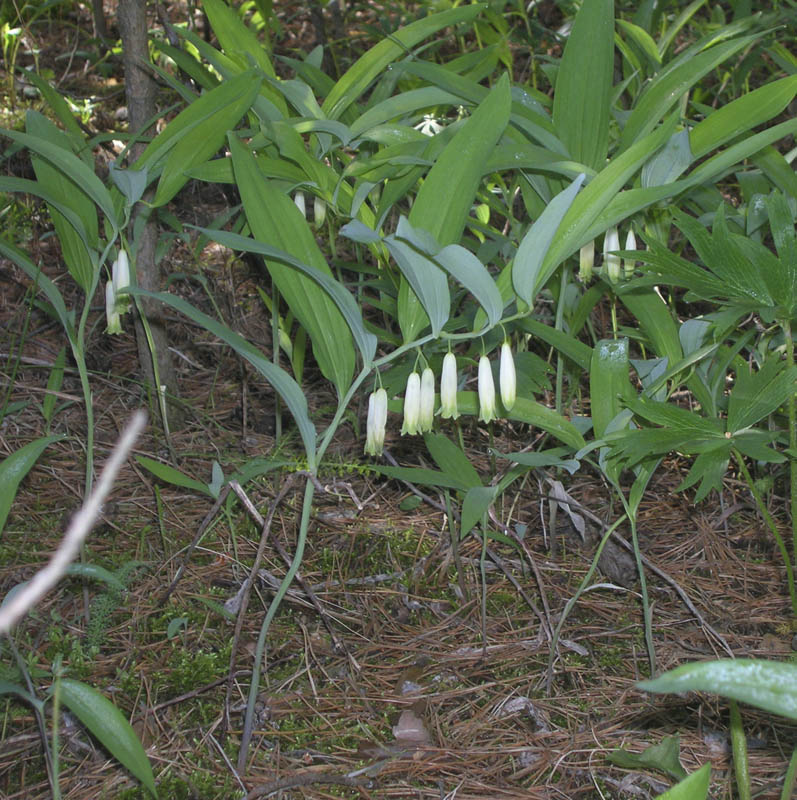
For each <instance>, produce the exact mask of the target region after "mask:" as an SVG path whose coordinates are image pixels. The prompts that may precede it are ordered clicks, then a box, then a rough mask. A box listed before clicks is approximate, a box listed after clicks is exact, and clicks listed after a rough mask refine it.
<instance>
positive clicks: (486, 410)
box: [479, 356, 496, 422]
mask: <svg viewBox="0 0 797 800" xmlns="http://www.w3.org/2000/svg"><path fill="white" fill-rule="evenodd" d="M495 418H496V413H495V382H494V381H493V368H492V367H491V366H490V359H489V358H487V356H482V357H481V358H480V359H479V421H480V422H492V421H493V420H494V419H495Z"/></svg>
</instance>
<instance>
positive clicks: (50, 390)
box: [0, 347, 66, 530]
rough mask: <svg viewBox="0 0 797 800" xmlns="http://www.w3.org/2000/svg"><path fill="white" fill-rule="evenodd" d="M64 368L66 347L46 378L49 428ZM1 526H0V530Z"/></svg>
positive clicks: (44, 403)
mask: <svg viewBox="0 0 797 800" xmlns="http://www.w3.org/2000/svg"><path fill="white" fill-rule="evenodd" d="M65 367H66V347H62V348H61V349H60V350H59V351H58V355H57V356H56V357H55V361H54V362H53V368H52V369H51V370H50V375H49V377H48V378H47V394H46V395H45V396H44V400H42V416H43V417H44V421H45V422H46V423H47V426H48V428H49V426H50V423H51V422H52V420H53V413H54V412H55V401H56V396H57V393H58V392H60V391H61V385H62V384H63V382H64V369H65ZM2 529H3V526H2V525H0V530H2Z"/></svg>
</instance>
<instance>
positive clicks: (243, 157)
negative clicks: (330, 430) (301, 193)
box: [229, 134, 355, 397]
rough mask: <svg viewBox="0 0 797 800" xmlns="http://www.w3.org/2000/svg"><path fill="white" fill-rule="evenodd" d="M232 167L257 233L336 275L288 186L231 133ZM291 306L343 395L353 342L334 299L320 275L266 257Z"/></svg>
mask: <svg viewBox="0 0 797 800" xmlns="http://www.w3.org/2000/svg"><path fill="white" fill-rule="evenodd" d="M229 142H230V151H231V153H232V160H233V169H234V171H235V179H236V182H237V184H238V190H239V191H240V193H241V200H242V201H243V204H244V210H245V212H246V219H247V221H248V222H249V227H250V229H251V231H252V236H253V238H254V239H256V240H259V241H261V242H263V243H266V244H269V245H272V246H274V247H277V248H279V249H280V250H283V251H284V252H286V253H288V254H290V255H291V256H293V257H294V258H296V259H297V260H298V261H299V262H301V263H303V264H307V265H309V266H311V267H314V268H315V269H317V270H319V272H323V273H326V274H327V275H328V276H331V275H332V271H331V270H330V268H329V266H328V265H327V262H326V260H325V259H324V256H323V254H322V253H321V250H320V249H319V247H318V244H317V242H316V239H315V235H314V234H313V232H312V230H311V229H310V226H309V225H308V224H307V220H306V219H305V218H304V217H303V216H302V213H301V212H300V211H299V209H298V208H297V207H296V205H295V204H294V203H293V202H291V200H290V198H289V197H287V196H286V195H285V194H283V192H281V191H280V190H279V189H277V188H276V187H275V186H274V184H273V183H272V182H271V181H269V180H267V179H266V178H265V177H263V175H262V173H261V172H260V170H259V169H258V167H257V162H256V161H255V159H254V157H253V156H252V154H251V153H250V152H249V150H248V149H247V148H246V147H245V146H244V145H243V144H242V143H241V142H240V141H239V140H238V138H237V137H236V136H234V135H233V134H230V136H229ZM267 266H268V270H269V272H270V274H271V276H272V278H273V279H274V282H275V283H276V285H277V288H278V289H279V291H280V294H281V295H282V297H283V298H284V299H285V302H286V303H287V305H288V307H289V308H290V309H291V311H292V312H293V313H294V315H295V316H296V318H297V319H298V320H299V322H300V323H301V324H302V327H303V328H304V329H305V330H306V331H307V334H308V336H309V337H310V341H311V342H312V345H313V353H314V354H315V357H316V361H317V362H318V366H319V367H320V369H321V372H322V373H323V374H324V376H325V377H326V378H327V379H328V380H330V381H331V382H332V383H333V384H334V386H335V388H336V389H337V392H338V396H339V397H342V396H343V395H344V394H345V392H346V391H347V390H348V388H349V385H350V383H351V378H352V374H353V372H354V359H355V353H354V343H353V342H352V335H351V332H350V331H349V328H348V326H347V324H346V322H345V320H344V319H343V315H342V314H341V312H340V311H339V310H338V307H337V306H336V305H335V303H333V302H332V300H330V298H329V296H328V295H327V293H326V292H325V291H324V290H323V289H321V288H320V287H319V286H318V285H317V284H316V282H315V281H313V280H312V279H310V278H308V277H306V276H305V275H302V274H299V273H297V271H296V270H295V269H293V268H291V267H288V266H285V265H284V264H280V263H278V262H275V261H267Z"/></svg>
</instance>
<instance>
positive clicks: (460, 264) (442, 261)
mask: <svg viewBox="0 0 797 800" xmlns="http://www.w3.org/2000/svg"><path fill="white" fill-rule="evenodd" d="M434 260H435V263H437V264H439V265H440V266H441V267H443V269H444V270H446V272H448V273H449V274H450V275H452V276H453V277H454V278H455V279H456V280H458V281H459V282H460V283H461V284H462V285H463V286H464V287H465V288H466V289H467V290H468V291H469V292H470V293H471V294H472V295H473V296H474V297H475V298H476V302H478V303H479V305H481V307H482V308H483V309H484V313H485V314H486V315H487V325H488V326H489V327H493V326H494V325H497V324H498V323H499V322H500V321H501V316H502V314H503V310H504V303H503V300H502V299H501V292H499V291H498V288H497V287H496V285H495V281H494V280H493V278H492V276H491V275H490V273H489V272H488V271H487V268H486V267H485V266H484V264H482V262H481V261H479V259H478V258H476V256H475V255H473V253H471V252H470V251H469V250H466V249H465V248H464V247H461V246H460V245H458V244H450V245H448V247H444V248H443V249H442V250H441V251H440V252H439V253H437V255H436V256H435V257H434Z"/></svg>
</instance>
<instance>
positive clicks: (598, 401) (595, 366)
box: [589, 339, 632, 439]
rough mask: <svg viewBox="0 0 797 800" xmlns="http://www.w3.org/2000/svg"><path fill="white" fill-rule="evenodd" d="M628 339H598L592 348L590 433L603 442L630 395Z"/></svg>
mask: <svg viewBox="0 0 797 800" xmlns="http://www.w3.org/2000/svg"><path fill="white" fill-rule="evenodd" d="M629 369H630V366H629V362H628V339H601V340H600V341H599V342H598V343H597V344H596V345H595V347H594V348H593V351H592V363H591V365H590V370H589V397H590V412H591V416H592V429H593V430H594V432H595V438H596V439H602V438H603V435H604V433H605V432H606V428H607V426H608V425H609V423H610V422H611V421H612V420H613V419H614V418H615V417H616V416H617V415H618V414H619V413H620V411H621V410H622V408H623V404H622V400H624V399H626V398H628V397H629V395H630V394H631V392H632V388H631V383H630V381H629V380H628V372H629Z"/></svg>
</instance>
